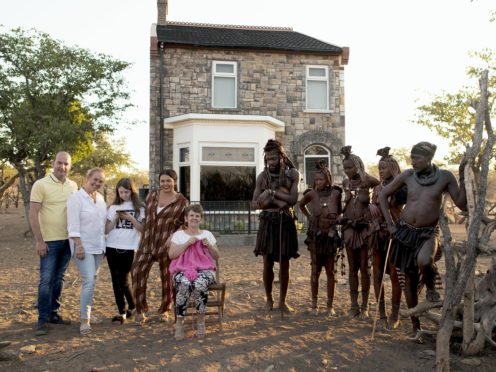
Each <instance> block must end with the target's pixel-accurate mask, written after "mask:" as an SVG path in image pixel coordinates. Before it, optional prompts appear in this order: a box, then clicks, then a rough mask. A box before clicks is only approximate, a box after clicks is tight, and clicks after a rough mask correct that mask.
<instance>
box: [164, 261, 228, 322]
mask: <svg viewBox="0 0 496 372" xmlns="http://www.w3.org/2000/svg"><path fill="white" fill-rule="evenodd" d="M215 265H216V266H217V271H216V272H215V282H216V283H215V284H211V285H209V286H208V302H207V312H206V313H205V322H208V321H209V320H210V319H209V317H208V316H209V315H216V316H217V318H216V320H217V321H218V322H219V323H220V325H221V326H222V320H223V318H224V300H225V297H226V283H222V282H221V281H220V266H219V260H218V259H217V260H215ZM172 285H174V281H173V280H172ZM173 298H174V309H175V306H176V291H175V288H174V291H173ZM195 309H196V304H195V301H194V299H193V298H190V299H189V302H188V311H187V312H186V316H187V317H188V316H193V317H194V316H195V315H196V311H195ZM174 320H176V312H175V311H174ZM193 320H194V319H193Z"/></svg>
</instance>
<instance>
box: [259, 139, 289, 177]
mask: <svg viewBox="0 0 496 372" xmlns="http://www.w3.org/2000/svg"><path fill="white" fill-rule="evenodd" d="M272 151H277V153H278V154H279V185H284V184H285V180H286V178H287V177H288V176H289V172H287V171H288V170H289V169H293V168H295V166H294V164H293V162H292V161H291V160H290V159H289V157H288V155H287V153H286V150H285V149H284V147H283V145H282V144H281V142H279V141H278V140H275V139H269V140H268V141H267V144H266V145H265V147H264V164H265V171H266V173H267V175H268V177H267V182H270V178H271V177H270V173H269V167H268V165H267V158H266V154H267V153H268V152H272Z"/></svg>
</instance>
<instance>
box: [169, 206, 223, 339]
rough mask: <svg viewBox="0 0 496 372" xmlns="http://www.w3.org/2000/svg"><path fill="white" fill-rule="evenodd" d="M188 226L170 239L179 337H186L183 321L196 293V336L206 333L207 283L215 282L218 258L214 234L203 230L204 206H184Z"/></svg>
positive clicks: (176, 336)
mask: <svg viewBox="0 0 496 372" xmlns="http://www.w3.org/2000/svg"><path fill="white" fill-rule="evenodd" d="M184 216H185V220H186V225H187V228H186V229H185V230H178V231H176V232H175V233H174V234H173V235H172V238H171V246H170V249H169V257H170V259H171V260H172V262H171V264H170V267H169V271H170V272H171V276H172V278H173V280H174V285H175V288H176V309H175V310H176V317H177V319H176V333H175V336H174V337H175V338H176V340H182V339H183V338H184V331H183V322H184V316H185V315H186V308H187V306H188V300H189V298H190V296H191V295H193V297H194V299H195V302H196V311H197V313H198V322H197V336H198V337H204V336H205V312H206V309H207V301H208V286H209V285H210V284H212V283H215V270H217V268H216V266H215V260H216V259H218V258H219V250H218V249H217V245H216V240H215V238H214V236H213V235H212V233H211V232H210V231H207V230H200V223H201V221H202V217H203V208H202V207H201V205H199V204H193V205H190V206H188V207H186V208H185V210H184Z"/></svg>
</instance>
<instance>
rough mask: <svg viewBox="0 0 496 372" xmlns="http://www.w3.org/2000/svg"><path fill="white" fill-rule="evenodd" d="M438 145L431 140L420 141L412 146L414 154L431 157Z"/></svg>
mask: <svg viewBox="0 0 496 372" xmlns="http://www.w3.org/2000/svg"><path fill="white" fill-rule="evenodd" d="M436 149H437V146H436V145H434V144H433V143H430V142H425V141H424V142H419V143H417V144H416V145H414V146H413V147H412V151H411V153H412V154H417V155H423V156H430V157H431V158H432V157H433V156H434V154H435V153H436Z"/></svg>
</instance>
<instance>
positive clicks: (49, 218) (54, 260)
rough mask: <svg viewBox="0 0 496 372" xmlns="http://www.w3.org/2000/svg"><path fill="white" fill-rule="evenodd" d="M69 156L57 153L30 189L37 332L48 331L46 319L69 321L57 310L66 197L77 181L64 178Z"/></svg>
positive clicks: (65, 261)
mask: <svg viewBox="0 0 496 372" xmlns="http://www.w3.org/2000/svg"><path fill="white" fill-rule="evenodd" d="M70 169H71V156H70V155H69V154H68V153H67V152H64V151H61V152H59V153H57V155H56V156H55V160H54V162H53V172H52V173H50V174H49V175H48V176H46V177H45V178H42V179H40V180H38V181H36V182H35V183H34V185H33V188H32V189H31V197H30V207H29V208H30V210H29V222H30V224H31V229H32V230H33V234H34V237H35V240H36V250H37V252H38V255H39V256H40V284H39V286H38V324H37V327H36V335H37V336H41V335H46V334H47V333H48V323H53V324H66V325H67V324H70V323H71V322H70V320H65V319H63V318H62V317H61V316H60V314H59V313H58V310H59V307H60V297H61V294H62V287H63V283H64V273H65V271H66V269H67V266H69V261H70V259H71V250H70V248H69V240H68V235H67V199H68V198H69V195H71V194H72V193H73V192H74V191H77V185H76V183H75V182H74V181H71V180H69V179H68V178H67V175H68V174H69V171H70Z"/></svg>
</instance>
